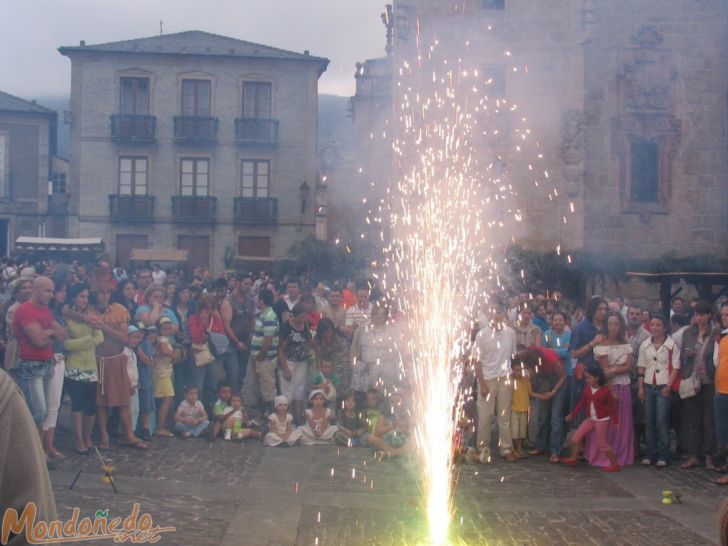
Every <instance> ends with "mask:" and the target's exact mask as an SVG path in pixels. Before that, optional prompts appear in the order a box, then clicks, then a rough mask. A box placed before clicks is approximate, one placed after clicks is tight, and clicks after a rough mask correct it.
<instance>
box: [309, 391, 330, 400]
mask: <svg viewBox="0 0 728 546" xmlns="http://www.w3.org/2000/svg"><path fill="white" fill-rule="evenodd" d="M317 394H320V395H321V396H323V397H324V400H326V393H325V392H324V391H322V390H321V389H314V390H312V391H311V394H309V395H308V401H309V402H311V401H312V400H313V397H314V396H316V395H317Z"/></svg>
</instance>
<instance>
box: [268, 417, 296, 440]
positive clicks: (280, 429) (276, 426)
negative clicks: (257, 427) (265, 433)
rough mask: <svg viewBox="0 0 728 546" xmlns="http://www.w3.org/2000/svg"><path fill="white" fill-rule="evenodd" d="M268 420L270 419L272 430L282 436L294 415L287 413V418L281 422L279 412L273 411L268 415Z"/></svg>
mask: <svg viewBox="0 0 728 546" xmlns="http://www.w3.org/2000/svg"><path fill="white" fill-rule="evenodd" d="M268 421H270V431H271V432H273V433H274V434H278V435H279V436H282V435H284V434H285V433H286V428H287V427H288V423H292V422H293V415H291V414H290V413H287V414H286V420H285V421H283V422H281V421H280V420H279V419H278V414H276V413H271V414H270V415H269V416H268Z"/></svg>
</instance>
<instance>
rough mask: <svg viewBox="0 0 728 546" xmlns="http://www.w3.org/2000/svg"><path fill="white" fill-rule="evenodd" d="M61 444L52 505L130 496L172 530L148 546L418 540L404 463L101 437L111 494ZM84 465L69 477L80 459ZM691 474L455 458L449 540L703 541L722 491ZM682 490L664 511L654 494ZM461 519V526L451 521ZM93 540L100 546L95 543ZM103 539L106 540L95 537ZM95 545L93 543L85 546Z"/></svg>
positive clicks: (347, 453) (331, 450)
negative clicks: (131, 445) (107, 444)
mask: <svg viewBox="0 0 728 546" xmlns="http://www.w3.org/2000/svg"><path fill="white" fill-rule="evenodd" d="M58 444H59V447H61V448H63V451H64V452H65V453H66V454H68V455H69V460H68V461H66V462H64V463H63V464H61V465H60V467H59V469H58V470H56V471H53V472H51V480H52V482H53V484H54V489H55V492H56V499H57V503H58V506H59V512H60V514H61V516H62V517H68V516H69V515H70V513H71V510H72V508H73V507H75V506H79V507H80V508H81V509H82V511H83V513H84V514H87V515H91V514H93V512H94V511H95V510H97V509H105V508H109V509H110V512H111V514H112V515H113V514H118V515H126V514H127V513H128V512H129V510H130V508H131V505H132V503H133V502H139V503H140V504H141V506H142V510H143V511H148V512H150V513H151V514H152V516H153V517H154V519H155V522H157V523H158V524H160V525H174V526H176V527H177V528H178V530H177V532H176V533H175V534H174V535H164V536H162V540H161V541H160V542H159V544H162V545H180V546H182V545H184V546H196V545H200V546H208V545H210V546H212V545H221V544H225V545H232V546H234V545H237V544H241V545H248V544H250V545H258V544H260V545H263V546H279V545H280V546H292V545H294V544H295V545H298V544H300V545H314V544H316V542H317V539H318V544H320V545H324V544H326V545H332V544H346V545H347V546H348V545H350V546H357V545H359V544H362V545H370V544H377V545H379V544H382V545H387V544H393V545H394V544H397V545H400V544H417V543H425V541H426V534H425V533H426V531H425V529H426V527H425V521H424V517H423V515H422V514H423V507H422V501H421V498H420V493H419V486H418V483H417V472H418V468H417V465H416V463H414V462H412V461H407V460H406V459H405V460H385V461H377V460H376V459H375V458H374V457H373V454H372V452H371V451H370V450H368V449H363V448H359V449H345V448H337V447H334V446H316V447H294V448H289V449H283V448H266V447H263V446H262V445H260V444H259V443H256V442H246V443H243V444H240V443H232V442H223V441H217V442H214V443H212V444H211V443H210V442H207V441H205V440H199V439H198V440H179V439H154V440H152V442H151V443H150V444H151V445H150V449H149V450H148V451H146V452H143V451H138V450H133V449H128V448H122V447H120V446H117V445H115V444H113V443H112V446H111V449H110V450H109V451H108V452H105V453H104V456H105V457H108V458H110V459H112V461H113V464H114V466H115V467H116V473H115V475H116V480H117V481H116V483H117V485H118V486H119V491H120V493H119V495H114V494H113V493H112V492H111V490H110V488H109V486H108V485H105V484H102V483H101V482H100V477H101V473H100V470H99V468H98V466H99V464H98V460H97V459H95V458H91V457H82V456H78V455H75V454H73V451H72V449H70V443H69V440H68V438H67V437H63V436H61V437H60V438H59V441H58ZM81 464H83V465H85V468H86V470H85V471H84V474H83V475H82V478H81V480H80V481H79V484H78V486H77V487H76V488H75V489H74V490H73V491H70V490H69V489H68V485H69V484H70V482H71V480H72V479H73V476H74V475H75V471H76V469H77V468H79V465H81ZM714 478H715V475H714V474H713V473H709V472H707V471H705V470H703V469H695V470H692V471H689V472H688V471H683V470H681V469H679V467H678V466H677V465H673V466H671V467H668V468H667V469H665V470H660V471H658V470H656V469H652V468H651V469H647V468H641V467H631V468H627V469H625V470H624V471H623V472H621V473H619V474H605V473H603V472H600V471H599V470H598V469H594V468H590V467H588V466H587V465H582V466H581V467H579V468H577V469H571V468H566V467H564V466H561V465H553V464H550V463H549V462H548V461H547V460H546V459H545V458H531V459H529V460H525V461H520V462H518V463H514V464H510V463H506V462H504V461H501V460H499V459H497V460H496V461H495V462H494V463H493V464H492V465H487V466H482V465H463V466H461V467H460V475H459V485H458V489H457V493H456V496H455V499H454V503H455V508H456V511H457V512H456V520H455V522H454V526H453V539H457V540H459V543H461V544H486V545H490V544H494V545H501V544H502V545H509V544H514V545H535V546H540V545H542V544H543V545H552V544H553V545H556V544H559V545H561V544H574V545H576V544H599V545H602V544H608V545H610V544H614V545H621V544H628V545H629V544H634V545H640V546H641V545H646V544H660V545H663V544H664V545H672V544H675V545H677V544H680V545H687V546H692V545H696V546H697V545H700V546H702V545H704V544H712V543H713V542H712V541H714V540H715V530H714V525H715V523H714V520H715V513H716V510H717V508H718V505H719V504H720V501H721V500H722V498H723V495H724V494H725V491H724V490H723V489H721V488H718V487H716V486H715V485H714V484H713V481H712V480H713V479H714ZM663 489H671V490H674V491H676V492H679V493H681V494H682V495H683V499H684V501H685V502H684V504H683V505H679V506H663V505H662V504H661V502H660V501H661V492H662V490H663ZM460 518H462V523H460ZM102 543H103V542H102ZM106 543H108V544H110V542H108V541H107V542H106ZM83 544H93V543H88V542H86V543H83Z"/></svg>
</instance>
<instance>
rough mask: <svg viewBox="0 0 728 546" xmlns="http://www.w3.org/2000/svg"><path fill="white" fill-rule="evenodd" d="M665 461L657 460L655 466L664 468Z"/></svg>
mask: <svg viewBox="0 0 728 546" xmlns="http://www.w3.org/2000/svg"><path fill="white" fill-rule="evenodd" d="M666 466H667V463H666V462H665V461H657V468H665V467H666Z"/></svg>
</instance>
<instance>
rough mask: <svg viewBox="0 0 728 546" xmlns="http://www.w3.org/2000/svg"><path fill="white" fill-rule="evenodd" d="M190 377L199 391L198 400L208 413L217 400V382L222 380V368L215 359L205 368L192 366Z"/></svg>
mask: <svg viewBox="0 0 728 546" xmlns="http://www.w3.org/2000/svg"><path fill="white" fill-rule="evenodd" d="M192 375H193V377H194V379H195V385H197V388H198V389H199V391H200V399H201V400H202V403H203V404H204V406H205V409H206V410H207V411H208V414H209V412H210V411H211V409H212V406H213V404H214V403H215V400H216V399H217V382H218V381H220V379H221V378H222V366H221V365H220V361H219V360H217V359H215V360H213V361H212V362H210V363H209V364H206V365H205V366H195V365H194V364H193V365H192Z"/></svg>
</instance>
